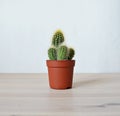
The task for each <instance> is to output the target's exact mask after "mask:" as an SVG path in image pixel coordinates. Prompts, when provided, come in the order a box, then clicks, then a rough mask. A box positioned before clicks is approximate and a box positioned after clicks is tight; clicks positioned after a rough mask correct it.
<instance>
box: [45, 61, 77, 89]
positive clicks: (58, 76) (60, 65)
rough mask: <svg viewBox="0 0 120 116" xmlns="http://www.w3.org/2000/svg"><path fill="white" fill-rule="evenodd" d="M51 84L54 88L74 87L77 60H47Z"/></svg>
mask: <svg viewBox="0 0 120 116" xmlns="http://www.w3.org/2000/svg"><path fill="white" fill-rule="evenodd" d="M46 64H47V66H48V77H49V85H50V87H51V88H53V89H68V88H72V80H73V69H74V65H75V60H47V61H46Z"/></svg>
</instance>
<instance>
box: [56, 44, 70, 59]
mask: <svg viewBox="0 0 120 116" xmlns="http://www.w3.org/2000/svg"><path fill="white" fill-rule="evenodd" d="M67 51H68V48H67V46H60V47H59V48H58V51H57V60H67Z"/></svg>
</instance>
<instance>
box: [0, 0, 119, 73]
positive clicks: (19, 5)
mask: <svg viewBox="0 0 120 116" xmlns="http://www.w3.org/2000/svg"><path fill="white" fill-rule="evenodd" d="M56 29H61V30H62V31H63V32H64V35H65V38H66V44H67V45H68V46H72V47H73V48H74V49H75V51H76V55H75V57H74V59H75V60H76V66H75V72H76V73H109V72H120V0H0V73H44V72H47V67H46V59H48V56H47V49H48V48H49V46H50V42H51V37H52V34H53V33H54V31H55V30H56Z"/></svg>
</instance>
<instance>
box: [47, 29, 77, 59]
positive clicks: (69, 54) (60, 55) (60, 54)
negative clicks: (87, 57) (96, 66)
mask: <svg viewBox="0 0 120 116" xmlns="http://www.w3.org/2000/svg"><path fill="white" fill-rule="evenodd" d="M63 42H64V35H63V33H62V31H60V30H57V31H56V32H55V34H54V35H53V38H52V44H51V47H50V48H49V49H48V57H49V59H50V60H72V58H73V57H74V54H75V51H74V49H73V48H69V49H68V47H67V46H65V45H61V44H62V43H63Z"/></svg>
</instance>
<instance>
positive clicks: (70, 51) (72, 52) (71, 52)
mask: <svg viewBox="0 0 120 116" xmlns="http://www.w3.org/2000/svg"><path fill="white" fill-rule="evenodd" d="M68 51H69V52H68V60H72V58H73V57H74V55H75V51H74V49H73V48H69V50H68Z"/></svg>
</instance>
